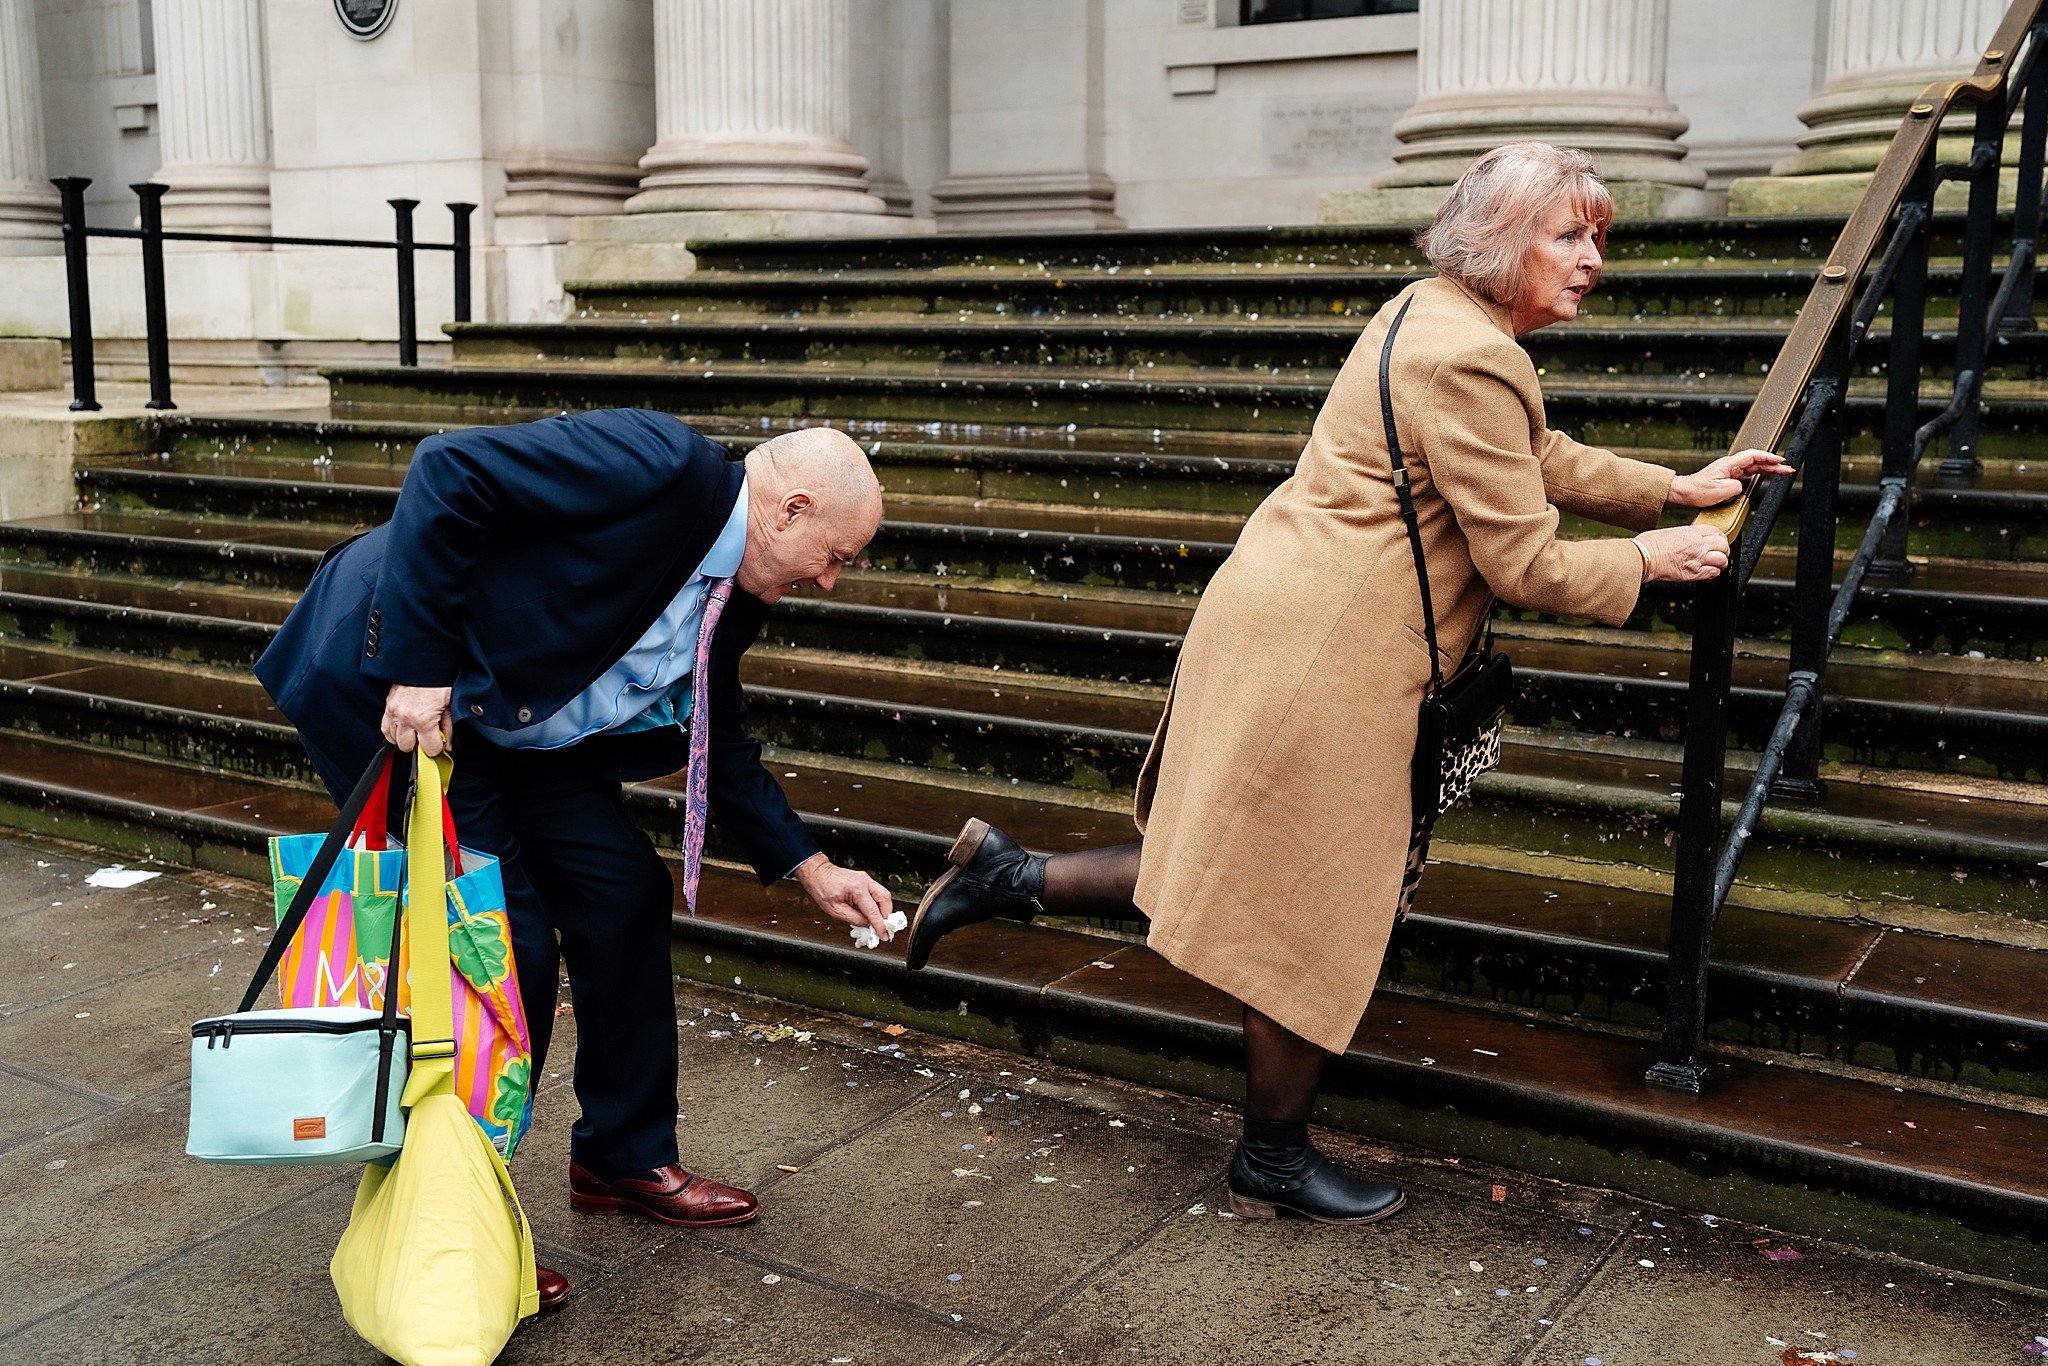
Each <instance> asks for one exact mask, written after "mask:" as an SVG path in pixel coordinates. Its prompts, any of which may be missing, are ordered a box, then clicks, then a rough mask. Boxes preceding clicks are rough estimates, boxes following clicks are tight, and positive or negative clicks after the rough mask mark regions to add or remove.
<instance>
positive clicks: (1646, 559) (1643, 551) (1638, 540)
mask: <svg viewBox="0 0 2048 1366" xmlns="http://www.w3.org/2000/svg"><path fill="white" fill-rule="evenodd" d="M1628 543H1629V544H1630V545H1632V546H1634V547H1635V548H1636V551H1637V553H1638V554H1640V555H1641V556H1642V557H1643V582H1644V583H1648V582H1649V581H1650V547H1648V546H1646V545H1644V544H1643V538H1642V537H1640V536H1631V537H1629V538H1628Z"/></svg>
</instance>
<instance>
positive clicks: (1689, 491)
mask: <svg viewBox="0 0 2048 1366" xmlns="http://www.w3.org/2000/svg"><path fill="white" fill-rule="evenodd" d="M1790 473H1792V467H1791V466H1790V465H1788V464H1786V463H1785V457H1783V456H1781V455H1778V454H1776V453H1774V452H1771V451H1758V450H1748V451H1737V452H1736V453H1735V454H1733V455H1724V456H1722V457H1721V458H1720V459H1719V460H1716V461H1715V462H1714V463H1713V464H1711V465H1709V466H1707V467H1706V468H1705V469H1703V470H1701V471H1699V472H1698V473H1697V474H1681V475H1679V476H1678V477H1677V478H1676V479H1673V480H1672V481H1671V506H1673V507H1675V508H1716V507H1719V506H1721V504H1723V503H1726V502H1728V501H1730V500H1731V499H1733V498H1735V497H1736V496H1737V495H1738V494H1740V493H1741V492H1742V481H1743V480H1745V479H1748V478H1749V477H1750V476H1752V475H1758V474H1762V475H1781V474H1790Z"/></svg>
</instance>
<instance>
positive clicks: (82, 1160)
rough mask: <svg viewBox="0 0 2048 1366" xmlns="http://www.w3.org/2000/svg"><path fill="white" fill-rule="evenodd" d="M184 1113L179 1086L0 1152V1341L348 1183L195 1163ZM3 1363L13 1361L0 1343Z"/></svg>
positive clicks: (297, 1171)
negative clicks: (0, 1218) (317, 1191)
mask: <svg viewBox="0 0 2048 1366" xmlns="http://www.w3.org/2000/svg"><path fill="white" fill-rule="evenodd" d="M186 1114H187V1105H186V1098H185V1095H184V1091H183V1088H182V1087H181V1088H177V1089H175V1090H174V1091H171V1092H167V1093H165V1094H163V1095H160V1096H157V1097H155V1098H153V1099H152V1100H151V1101H149V1102H146V1103H142V1104H136V1105H130V1106H127V1107H125V1108H123V1109H120V1110H117V1111H115V1112H113V1113H111V1114H107V1115H102V1116H100V1117H98V1118H95V1119H89V1120H86V1121H84V1122H82V1123H79V1124H74V1125H70V1126H68V1127H66V1128H63V1129H60V1130H58V1131H57V1132H56V1133H53V1134H51V1135H49V1136H48V1137H45V1138H40V1139H37V1140H35V1141H33V1142H28V1143H22V1144H19V1145H17V1146H16V1147H14V1148H12V1149H10V1150H8V1151H7V1152H6V1153H5V1154H0V1210H4V1211H5V1212H6V1213H5V1225H4V1227H5V1229H6V1230H7V1232H6V1234H5V1236H0V1339H4V1335H5V1334H6V1333H7V1332H9V1331H10V1330H11V1329H13V1328H16V1327H18V1326H20V1325H21V1324H23V1323H25V1322H27V1321H28V1320H30V1319H32V1318H39V1317H41V1316H42V1315H43V1314H45V1313H47V1312H49V1311H50V1310H53V1309H58V1308H61V1307H63V1306H65V1305H67V1304H70V1303H72V1302H74V1301H76V1300H79V1299H82V1298H83V1297H84V1296H86V1295H88V1294H91V1293H92V1292H94V1291H96V1290H99V1289H102V1288H104V1287H106V1286H108V1285H111V1284H113V1283H114V1282H116V1281H119V1280H122V1279H124V1278H125V1277H127V1276H129V1275H131V1274H132V1273H134V1272H135V1271H137V1270H139V1269H141V1268H142V1267H143V1266H144V1265H145V1264H147V1263H151V1262H154V1261H157V1260H158V1259H161V1258H169V1257H174V1256H176V1255H177V1254H179V1253H180V1252H182V1251H184V1250H185V1249H187V1248H189V1247H191V1246H192V1245H193V1244H195V1243H198V1242H201V1241H203V1240H205V1239H209V1238H212V1237H213V1236H214V1235H216V1234H218V1233H221V1232H222V1231H224V1230H227V1229H231V1228H234V1227H236V1226H237V1225H239V1224H241V1223H242V1222H243V1221H244V1220H247V1219H250V1218H252V1217H255V1216H258V1215H265V1214H267V1212H269V1211H272V1210H275V1209H276V1208H277V1207H278V1206H279V1205H282V1204H283V1203H284V1202H286V1201H287V1200H290V1199H292V1198H294V1197H296V1196H300V1195H303V1194H305V1193H306V1192H308V1191H310V1190H312V1189H314V1188H316V1187H319V1186H323V1185H326V1184H328V1183H329V1182H332V1181H335V1180H338V1179H342V1178H343V1177H345V1176H346V1175H347V1173H345V1172H343V1171H340V1170H337V1169H336V1168H333V1167H263V1168H255V1167H228V1166H219V1165H215V1164H210V1163H205V1162H196V1161H194V1160H193V1159H191V1158H189V1157H186V1156H185V1121H186ZM323 1265H324V1263H323ZM213 1303H214V1304H216V1305H218V1303H219V1301H218V1300H215V1301H213ZM0 1359H6V1360H20V1359H21V1358H18V1357H14V1356H12V1355H11V1351H10V1350H9V1349H8V1348H7V1347H6V1346H5V1344H4V1340H0ZM30 1359H31V1360H32V1359H33V1358H30Z"/></svg>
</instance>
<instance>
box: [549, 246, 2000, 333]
mask: <svg viewBox="0 0 2048 1366" xmlns="http://www.w3.org/2000/svg"><path fill="white" fill-rule="evenodd" d="M1819 270H1820V260H1819V258H1816V259H1815V260H1813V261H1811V262H1805V261H1800V262H1775V263H1773V262H1755V263H1751V262H1744V263H1739V264H1711V265H1700V264H1692V263H1680V264H1675V265H1653V264H1647V263H1645V264H1627V263H1623V264H1617V265H1611V266H1609V267H1608V269H1607V270H1606V271H1605V272H1603V274H1602V276H1601V279H1600V283H1599V285H1598V287H1597V288H1595V289H1594V290H1593V292H1592V293H1590V294H1588V295H1587V296H1586V297H1585V299H1584V301H1583V302H1582V303H1581V304H1580V317H1581V318H1585V319H1594V318H1606V319H1614V320H1631V321H1633V320H1642V319H1663V320H1669V321H1673V322H1676V321H1680V320H1692V321H1694V322H1697V323H1701V324H1703V325H1709V326H1710V325H1713V324H1715V323H1722V322H1731V321H1740V320H1754V321H1758V322H1779V323H1783V322H1786V321H1789V320H1790V318H1791V317H1792V316H1793V315H1794V314H1796V313H1797V312H1798V311H1799V307H1800V305H1801V304H1802V303H1804V302H1805V300H1806V297H1807V294H1808V293H1809V291H1810V290H1811V289H1812V288H1813V285H1814V282H1815V280H1816V279H1817V277H1818V274H1819ZM1430 273H1431V272H1430V271H1429V270H1428V268H1427V267H1422V266H1416V267H1408V268H1365V269H1347V268H1342V267H1326V268H1299V267H1286V266H1280V267H1274V268H1271V269H1267V268H1262V267H1256V266H1254V267H1242V266H1240V267H1225V268H1215V267H1208V268H1202V267H1196V268H1174V269H1168V268H1151V267H1141V266H1134V267H1131V268H1128V269H1121V270H1110V269H1107V268H1104V269H1096V270H1062V269H1056V270H1043V271H1037V270H1004V269H990V270H981V271H974V270H962V271H931V272H919V271H905V270H888V269H881V270H860V271H851V270H850V271H822V272H819V271H790V272H786V273H776V272H747V271H730V272H728V271H717V272H705V273H702V274H698V275H695V276H691V277H689V278H686V279H680V280H673V281H649V282H644V283H630V282H628V283H621V284H616V285H602V286H597V287H594V288H586V289H579V290H576V291H575V292H576V307H575V312H574V314H573V319H574V320H576V321H593V320H615V321H617V320H634V319H644V320H649V321H655V322H673V323H681V322H685V321H688V320H690V319H692V318H693V317H694V318H702V319H705V320H714V321H715V320H720V319H723V320H730V321H746V320H761V319H784V320H795V319H802V318H814V319H823V318H853V317H871V318H881V317H896V318H904V319H916V318H922V319H929V320H953V321H966V320H970V319H976V318H981V319H987V320H991V321H1003V320H1009V321H1018V322H1024V323H1027V324H1028V323H1030V322H1034V321H1044V320H1052V319H1062V318H1075V317H1097V318H1124V319H1133V320H1136V319H1147V318H1150V319H1156V320H1160V321H1176V322H1183V323H1187V322H1198V321H1207V322H1217V323H1226V322H1249V323H1258V322H1276V321H1310V320H1319V321H1324V322H1328V321H1332V320H1336V319H1343V320H1346V321H1348V322H1349V323H1350V324H1351V325H1352V326H1353V327H1363V326H1364V325H1365V323H1366V321H1367V320H1369V319H1370V318H1371V317H1372V315H1373V314H1374V313H1375V312H1377V311H1378V310H1379V309H1380V307H1381V306H1382V305H1384V304H1385V303H1386V301H1387V300H1388V299H1390V298H1392V297H1393V296H1394V295H1395V294H1397V293H1399V292H1400V291H1401V290H1402V289H1403V288H1404V287H1406V286H1407V285H1408V284H1410V283H1412V282H1414V281H1416V280H1419V279H1423V278H1425V277H1427V276H1428V275H1429V274H1430ZM1961 283H1962V271H1961V268H1960V265H1959V263H1957V262H1955V261H1937V262H1935V263H1934V264H1933V265H1932V266H1931V267H1930V269H1929V271H1928V298H1927V316H1928V317H1929V318H1931V319H1933V320H1935V321H1936V322H1937V325H1938V324H1939V321H1940V320H1941V319H1942V318H1944V317H1949V318H1952V317H1954V315H1955V313H1956V310H1957V307H1958V296H1959V293H1960V288H1961ZM1878 316H1879V317H1880V318H1881V319H1882V318H1884V317H1887V316H1889V304H1888V303H1887V304H1886V305H1884V306H1882V307H1881V308H1880V310H1879V314H1878Z"/></svg>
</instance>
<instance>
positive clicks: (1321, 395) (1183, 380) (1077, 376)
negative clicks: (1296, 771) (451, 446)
mask: <svg viewBox="0 0 2048 1366" xmlns="http://www.w3.org/2000/svg"><path fill="white" fill-rule="evenodd" d="M1124 368H1125V369H1126V370H1128V369H1129V367H1124ZM1019 371H1028V373H1018V372H1019ZM1247 373H1248V372H1241V371H1228V372H1224V373H1221V374H1216V373H1212V372H1210V371H1207V370H1204V369H1202V368H1201V367H1195V366H1190V367H1176V368H1173V369H1165V368H1160V369H1156V370H1154V371H1153V372H1152V373H1151V374H1150V375H1148V376H1146V377H1144V378H1135V377H1130V376H1128V375H1115V374H1113V373H1112V374H1105V373H1104V371H1103V370H1102V369H1100V368H1078V367H1074V368H1067V367H1056V366H1036V367H1025V366H1015V365H985V366H984V365H976V366H955V365H935V366H923V367H910V366H905V367H902V368H898V369H886V370H885V369H878V368H876V367H874V366H866V365H863V366H858V367H855V366H848V367H846V368H843V369H829V368H822V367H819V366H816V365H806V364H804V363H802V362H786V363H783V362H774V363H771V362H762V361H708V362H707V361H699V362H680V363H675V362H665V361H656V362H637V361H636V362H631V363H628V362H622V361H617V360H607V361H603V362H598V361H588V362H578V363H576V364H568V363H556V364H550V363H547V362H541V363H537V364H534V365H502V364H493V365H421V366H412V367H409V368H408V367H405V366H399V365H333V366H323V367H321V369H320V375H321V377H322V378H323V379H325V380H327V381H328V383H329V384H330V386H332V387H333V392H334V395H335V396H334V399H333V402H334V405H335V406H336V407H337V408H339V409H341V410H343V411H342V416H343V417H344V419H346V418H347V417H348V416H349V413H348V411H347V410H348V409H350V408H351V407H352V406H353V405H354V403H355V402H356V400H354V399H351V398H350V397H349V396H348V394H347V392H346V390H347V386H349V385H351V384H358V385H370V386H381V387H383V388H387V389H391V390H395V391H418V390H421V389H428V390H438V389H443V388H450V387H452V388H455V389H461V388H462V387H464V386H478V385H496V386H504V387H510V388H529V389H530V388H533V387H536V386H537V385H540V384H545V383H561V384H573V385H575V386H576V387H578V388H579V389H616V388H631V387H633V386H636V385H639V386H648V385H653V386H658V387H670V388H674V387H681V386H688V385H695V384H699V383H702V382H704V381H707V380H712V379H716V380H720V381H723V382H724V383H725V384H727V385H729V386H732V387H734V388H739V389H770V390H774V391H776V392H778V393H783V394H787V393H789V392H791V391H792V390H794V391H797V392H808V391H812V390H822V391H828V392H829V391H831V390H850V389H882V390H889V389H894V390H899V391H903V392H917V393H930V394H945V395H947V396H949V397H958V396H961V395H968V396H972V395H973V394H974V393H975V392H976V391H983V390H985V391H991V392H1002V393H1014V394H1021V395H1038V396H1042V397H1045V398H1061V399H1072V400H1074V401H1076V402H1086V401H1088V400H1089V399H1091V398H1095V397H1101V396H1112V397H1118V398H1145V399H1176V400H1181V401H1188V400H1193V399H1209V400H1211V401H1212V403H1213V404H1216V405H1220V404H1221V403H1222V402H1224V401H1226V400H1227V401H1230V402H1235V403H1253V404H1266V403H1274V402H1279V403H1283V404H1284V403H1292V404H1295V405H1296V406H1298V407H1300V408H1301V409H1302V410H1303V411H1309V410H1311V409H1313V408H1315V407H1319V406H1320V405H1321V403H1322V401H1323V400H1324V399H1325V398H1326V397H1328V395H1329V391H1330V385H1331V382H1332V381H1333V380H1335V379H1336V377H1337V371H1336V370H1335V369H1334V368H1332V369H1328V370H1303V371H1296V372H1293V377H1289V378H1282V377H1279V376H1267V377H1265V378H1260V379H1253V378H1247V377H1246V374H1247ZM1752 379H1753V377H1751V376H1738V377H1736V379H1735V380H1734V381H1726V382H1722V383H1720V384H1717V385H1711V386H1709V385H1700V384H1694V385H1691V386H1682V387H1676V388H1674V387H1670V386H1668V385H1666V386H1657V385H1648V384H1631V383H1625V382H1622V381H1615V382H1613V383H1599V384H1587V383H1583V382H1582V383H1576V384H1574V383H1564V384H1556V385H1549V386H1546V389H1545V397H1546V398H1547V399H1549V400H1550V401H1552V402H1553V403H1555V402H1573V403H1581V404H1588V405H1604V406H1608V407H1614V408H1620V409H1623V410H1625V411H1627V412H1630V413H1638V412H1641V411H1643V410H1645V409H1646V408H1654V407H1656V406H1658V405H1661V406H1663V407H1665V408H1677V407H1681V406H1687V405H1690V406H1704V407H1707V408H1711V409H1715V410H1720V409H1730V408H1733V407H1739V406H1741V405H1745V404H1747V403H1749V402H1750V401H1752V400H1753V399H1754V398H1755V397H1756V389H1757V383H1756V382H1752ZM1759 382H1760V380H1759ZM1945 397H1946V394H1945V391H1942V390H1941V389H1940V388H1939V386H1938V385H1932V384H1929V385H1923V386H1922V392H1921V395H1920V404H1919V406H1920V411H1921V413H1922V415H1923V416H1928V417H1931V416H1933V415H1935V414H1937V413H1938V412H1940V410H1941V408H1942V405H1943V401H1944V399H1945ZM1987 402H1988V403H1989V404H1994V405H1996V406H1997V407H1998V409H1999V410H2000V411H2001V412H2004V413H2011V412H2013V411H2015V410H2018V411H2023V412H2032V411H2034V410H2036V409H2038V408H2040V407H2041V406H2042V405H2043V404H2044V403H2048V385H2039V384H2029V385H2028V386H2027V388H2026V391H2025V392H2024V393H2020V392H2013V391H2003V392H1997V393H1992V394H1989V395H1987ZM422 403H424V404H440V405H443V406H448V404H449V400H448V399H446V398H445V397H444V396H442V395H440V394H434V395H431V396H430V397H428V398H427V399H425V400H414V399H407V400H405V401H404V403H403V404H402V405H401V406H404V407H407V408H412V407H417V406H421V405H422ZM1844 406H1845V407H1846V408H1847V409H1849V410H1851V411H1855V412H1882V411H1883V409H1884V406H1885V395H1884V381H1883V380H1882V378H1857V379H1854V380H1852V381H1851V388H1850V393H1849V396H1848V398H1847V399H1845V400H1844ZM870 420H874V419H870ZM897 420H903V421H908V420H909V419H907V418H903V419H897ZM1001 425H1005V426H1007V425H1011V424H1010V423H1008V422H1003V423H1002V424H1001Z"/></svg>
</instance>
